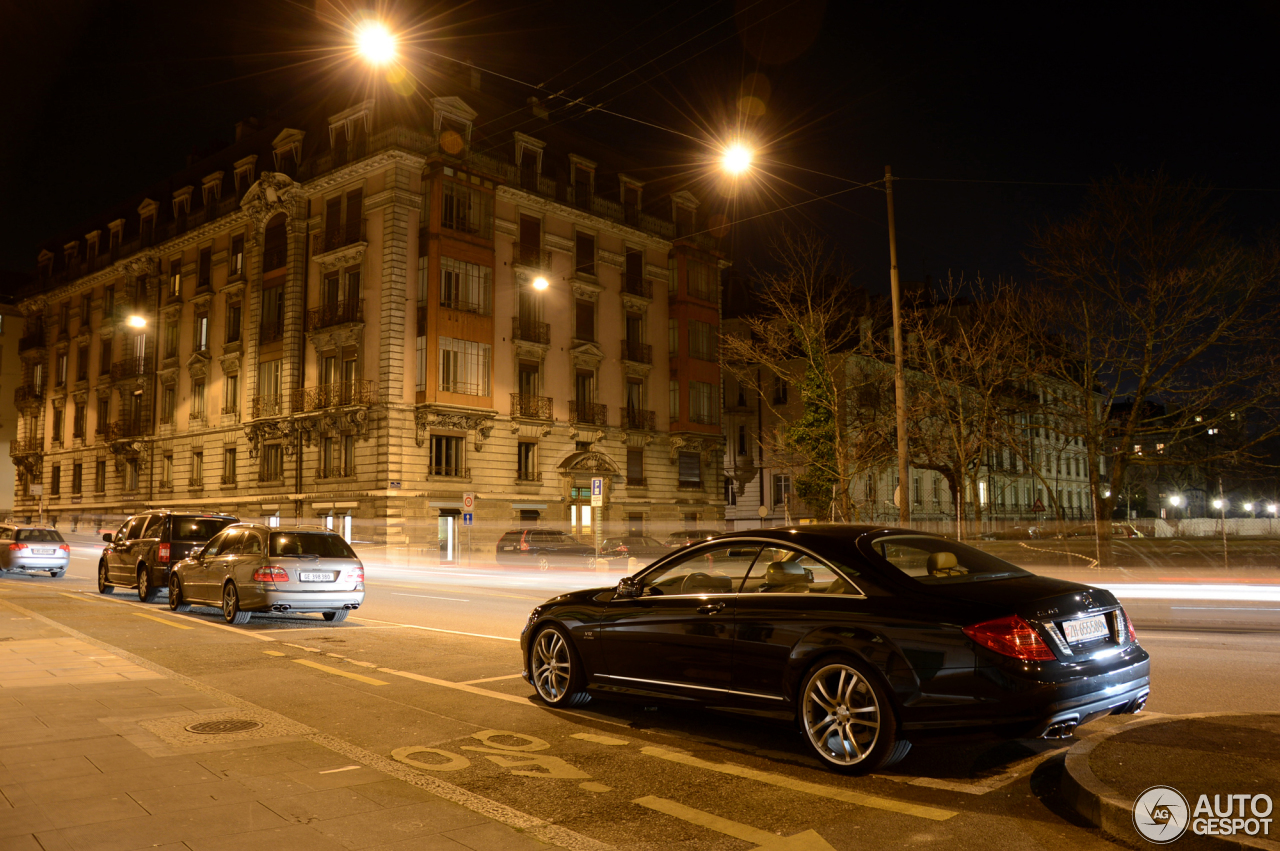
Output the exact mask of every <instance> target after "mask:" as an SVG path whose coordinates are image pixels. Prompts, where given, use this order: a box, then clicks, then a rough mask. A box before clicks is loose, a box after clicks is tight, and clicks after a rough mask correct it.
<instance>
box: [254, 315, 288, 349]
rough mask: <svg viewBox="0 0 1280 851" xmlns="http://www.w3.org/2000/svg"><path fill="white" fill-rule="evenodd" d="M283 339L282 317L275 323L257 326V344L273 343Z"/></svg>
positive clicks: (264, 323)
mask: <svg viewBox="0 0 1280 851" xmlns="http://www.w3.org/2000/svg"><path fill="white" fill-rule="evenodd" d="M283 339H284V317H283V316H281V317H280V318H279V319H277V320H276V321H275V322H263V323H262V324H261V325H259V326H258V342H259V343H274V342H276V341H278V340H283Z"/></svg>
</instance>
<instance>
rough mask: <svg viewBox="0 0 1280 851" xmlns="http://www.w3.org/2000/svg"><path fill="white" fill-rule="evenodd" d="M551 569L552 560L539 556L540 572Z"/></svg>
mask: <svg viewBox="0 0 1280 851" xmlns="http://www.w3.org/2000/svg"><path fill="white" fill-rule="evenodd" d="M549 567H551V559H549V558H547V557H546V556H538V570H546V569H547V568H549Z"/></svg>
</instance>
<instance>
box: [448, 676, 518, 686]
mask: <svg viewBox="0 0 1280 851" xmlns="http://www.w3.org/2000/svg"><path fill="white" fill-rule="evenodd" d="M523 676H524V674H504V675H503V676H501V677H485V678H484V679H483V680H467V681H466V682H464V683H463V684H462V685H464V686H473V685H475V684H476V683H496V682H497V681H498V680H514V679H518V678H520V677H523Z"/></svg>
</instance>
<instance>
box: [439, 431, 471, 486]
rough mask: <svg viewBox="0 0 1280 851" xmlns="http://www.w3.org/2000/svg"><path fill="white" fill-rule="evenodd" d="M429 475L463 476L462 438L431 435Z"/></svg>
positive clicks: (464, 470)
mask: <svg viewBox="0 0 1280 851" xmlns="http://www.w3.org/2000/svg"><path fill="white" fill-rule="evenodd" d="M430 463H431V468H430V469H431V475H433V476H465V475H466V469H465V468H464V467H463V466H462V438H461V437H451V436H448V435H441V434H433V435H431V462H430Z"/></svg>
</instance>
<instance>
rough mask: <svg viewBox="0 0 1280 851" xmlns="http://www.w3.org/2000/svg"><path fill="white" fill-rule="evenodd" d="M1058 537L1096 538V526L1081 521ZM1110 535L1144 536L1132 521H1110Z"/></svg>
mask: <svg viewBox="0 0 1280 851" xmlns="http://www.w3.org/2000/svg"><path fill="white" fill-rule="evenodd" d="M1058 537H1060V538H1096V537H1098V528H1097V527H1096V526H1094V525H1093V524H1092V523H1082V524H1080V525H1078V526H1072V527H1071V528H1070V529H1067V530H1065V531H1064V532H1062V533H1061V534H1060V535H1059V536H1058ZM1111 537H1113V538H1142V537H1145V536H1144V535H1143V534H1142V532H1140V531H1138V528H1137V527H1136V526H1134V525H1133V524H1132V523H1112V524H1111Z"/></svg>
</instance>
